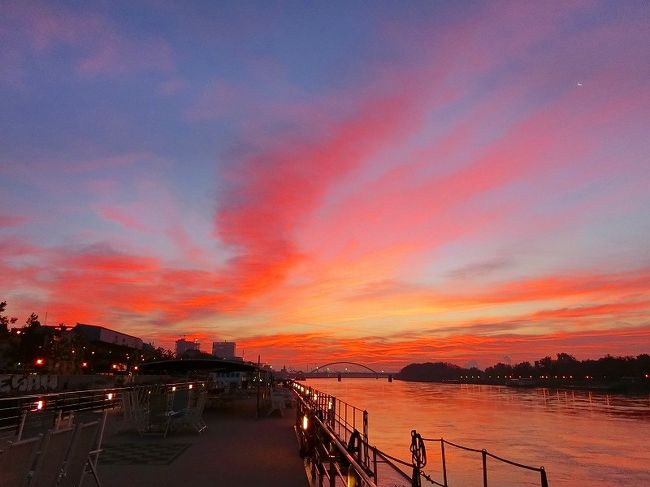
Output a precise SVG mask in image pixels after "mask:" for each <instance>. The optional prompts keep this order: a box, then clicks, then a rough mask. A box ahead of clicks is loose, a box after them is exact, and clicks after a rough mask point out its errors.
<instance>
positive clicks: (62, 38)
mask: <svg viewBox="0 0 650 487" xmlns="http://www.w3.org/2000/svg"><path fill="white" fill-rule="evenodd" d="M3 12H4V13H5V19H7V22H10V23H11V28H10V29H9V28H7V32H11V33H12V35H11V36H9V34H6V36H7V39H6V41H7V44H8V45H9V46H10V48H11V49H13V50H14V51H15V52H19V53H20V55H18V56H14V58H15V59H19V65H18V66H16V68H17V69H18V72H19V71H20V70H21V69H22V63H23V60H24V59H27V58H28V56H27V50H28V49H30V48H31V50H32V53H30V54H35V55H36V56H39V55H44V54H45V53H47V52H48V51H50V50H52V49H54V48H56V47H57V46H61V45H65V46H71V47H73V48H74V49H75V50H76V51H77V57H78V60H77V63H76V70H77V73H78V74H80V75H82V76H89V77H93V76H98V75H108V76H115V75H121V74H128V73H132V72H138V71H171V70H173V69H174V67H175V61H174V53H173V51H172V48H171V46H170V45H169V43H168V42H166V41H165V40H164V39H162V38H159V37H156V36H149V37H146V38H144V39H135V38H133V37H132V36H130V35H129V34H128V33H126V32H124V31H122V30H121V29H120V28H119V27H118V26H117V25H115V24H114V23H113V22H111V21H110V20H109V19H108V18H107V17H104V16H102V15H100V14H97V13H92V12H88V11H83V12H82V11H78V10H76V9H71V8H68V7H66V6H63V5H53V4H49V3H40V2H30V3H25V2H10V3H9V4H8V5H6V6H4V8H3ZM1 27H2V26H1V25H0V31H1ZM25 40H27V42H25Z"/></svg>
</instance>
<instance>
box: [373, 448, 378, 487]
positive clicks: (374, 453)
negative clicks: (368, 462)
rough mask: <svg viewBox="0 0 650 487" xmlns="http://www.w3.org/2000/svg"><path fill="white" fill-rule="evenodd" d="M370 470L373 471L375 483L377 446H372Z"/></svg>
mask: <svg viewBox="0 0 650 487" xmlns="http://www.w3.org/2000/svg"><path fill="white" fill-rule="evenodd" d="M372 471H373V472H374V474H375V475H374V477H375V484H377V447H376V446H373V447H372Z"/></svg>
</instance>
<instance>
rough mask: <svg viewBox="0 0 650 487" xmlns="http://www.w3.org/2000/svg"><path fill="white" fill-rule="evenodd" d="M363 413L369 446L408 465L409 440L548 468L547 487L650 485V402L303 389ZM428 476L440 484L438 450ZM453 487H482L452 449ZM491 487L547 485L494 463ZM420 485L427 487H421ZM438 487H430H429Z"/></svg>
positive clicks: (431, 454) (424, 387) (426, 388)
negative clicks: (438, 440) (414, 435)
mask: <svg viewBox="0 0 650 487" xmlns="http://www.w3.org/2000/svg"><path fill="white" fill-rule="evenodd" d="M303 384H304V385H307V386H311V387H313V388H315V389H318V390H321V391H323V392H326V393H328V394H331V395H333V396H335V397H337V398H338V399H341V400H343V401H346V402H348V403H350V404H353V405H355V406H357V407H359V408H361V409H365V410H367V411H368V414H369V439H370V443H371V444H373V445H375V446H377V447H378V448H379V449H381V450H383V451H385V452H387V453H389V454H391V455H393V456H396V457H398V458H401V459H404V460H410V452H409V446H410V440H411V438H410V431H411V430H412V429H416V430H417V431H418V433H420V434H421V435H422V436H423V437H428V438H439V437H443V438H444V439H446V440H448V441H451V442H454V443H457V444H460V445H464V446H468V447H472V448H477V449H482V448H485V449H487V450H488V451H489V452H490V453H494V454H495V455H498V456H500V457H504V458H507V459H509V460H512V461H515V462H519V463H524V464H526V465H530V466H534V467H538V466H544V467H545V469H546V471H547V474H548V480H549V485H550V486H551V487H559V486H582V485H590V486H594V485H603V486H604V485H607V486H612V485H615V486H648V485H650V448H649V443H650V396H649V395H648V394H644V395H638V396H625V395H612V394H604V393H595V392H588V391H567V390H554V389H542V388H535V389H517V388H510V387H504V386H485V385H468V384H438V383H418V382H402V381H394V382H392V383H389V382H388V381H387V380H386V379H343V380H342V381H341V382H338V381H337V380H336V379H309V380H308V381H305V382H304V383H303ZM427 457H428V463H427V466H426V467H425V468H424V470H425V472H426V473H428V474H430V475H431V476H432V478H434V479H436V480H437V481H441V480H442V474H441V458H440V446H439V443H428V444H427ZM446 458H447V473H448V480H449V485H450V486H451V487H456V486H474V485H475V486H481V485H483V484H482V460H481V455H480V454H477V453H469V452H464V451H462V450H457V449H454V448H451V447H447V448H446ZM488 478H489V485H491V486H493V485H495V486H514V485H531V486H532V485H540V482H539V474H538V473H535V472H531V471H525V470H520V469H517V468H514V467H511V466H508V465H506V464H502V463H500V462H498V461H496V460H493V459H488ZM423 485H427V482H424V484H423ZM429 485H431V484H429Z"/></svg>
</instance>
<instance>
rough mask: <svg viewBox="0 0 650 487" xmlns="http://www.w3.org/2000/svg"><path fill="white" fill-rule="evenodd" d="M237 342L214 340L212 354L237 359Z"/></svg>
mask: <svg viewBox="0 0 650 487" xmlns="http://www.w3.org/2000/svg"><path fill="white" fill-rule="evenodd" d="M235 346H236V343H235V342H226V341H223V342H212V355H214V356H215V357H219V358H225V359H229V360H234V359H235Z"/></svg>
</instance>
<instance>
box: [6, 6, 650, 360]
mask: <svg viewBox="0 0 650 487" xmlns="http://www.w3.org/2000/svg"><path fill="white" fill-rule="evenodd" d="M0 273H1V275H2V278H1V279H0V301H2V300H6V301H7V302H8V308H7V312H8V314H9V315H11V316H17V317H18V318H19V322H20V323H23V322H24V321H25V319H26V318H27V316H28V315H29V313H31V312H32V311H34V312H36V313H38V314H39V315H40V317H41V320H44V318H45V315H46V313H47V324H51V325H54V324H58V323H60V322H64V323H67V324H71V325H73V324H75V323H77V322H82V323H91V324H97V325H103V326H106V327H108V328H112V329H115V330H119V331H122V332H125V333H129V334H132V335H137V336H140V337H142V338H143V339H144V340H145V341H153V342H154V343H155V345H157V346H165V347H169V348H172V347H173V343H174V341H175V340H176V339H178V338H179V337H181V336H186V337H187V338H192V339H193V338H198V339H199V340H200V341H201V343H202V346H201V348H202V349H203V350H206V351H210V349H211V342H212V341H213V340H223V339H226V340H235V341H237V344H238V352H239V354H241V353H242V352H243V353H244V356H245V358H246V359H251V360H253V359H255V360H256V359H257V355H258V354H261V356H262V360H263V361H266V362H270V363H271V364H273V365H274V366H276V365H277V366H282V365H287V366H292V367H298V368H304V367H306V366H307V364H323V363H325V362H329V361H334V360H353V361H356V362H362V363H365V364H368V365H371V366H381V367H382V368H389V369H391V368H392V369H397V368H400V367H401V366H403V365H405V364H407V363H409V362H422V361H437V360H444V361H451V362H454V363H457V364H459V365H463V366H464V365H467V364H473V363H478V364H479V365H481V366H487V365H491V364H492V363H494V362H496V361H502V360H509V359H511V360H512V361H513V362H516V361H521V360H534V359H538V358H540V357H543V356H545V355H554V354H555V353H557V352H568V353H572V354H574V355H575V356H576V357H578V358H587V357H599V356H602V355H604V354H606V353H611V354H613V355H621V354H623V355H628V354H629V355H636V354H639V353H649V352H650V3H648V2H647V1H643V0H639V1H611V2H598V1H595V2H591V1H580V2H564V1H563V2H560V1H557V2H519V1H513V2H447V1H427V2H408V1H405V2H393V1H390V2H358V1H352V2H347V1H345V2H343V1H340V2H336V1H335V2H266V1H260V2H235V1H233V2H211V1H205V2H187V1H183V2H172V1H141V2H131V1H96V2H58V1H55V2H43V3H39V2H32V1H10V0H1V1H0Z"/></svg>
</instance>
